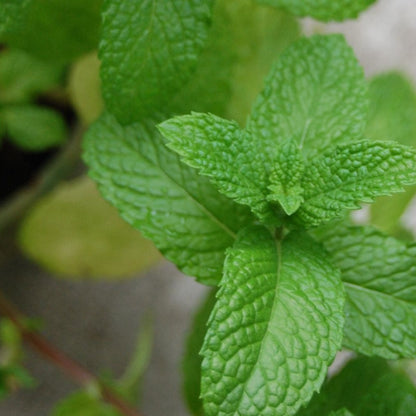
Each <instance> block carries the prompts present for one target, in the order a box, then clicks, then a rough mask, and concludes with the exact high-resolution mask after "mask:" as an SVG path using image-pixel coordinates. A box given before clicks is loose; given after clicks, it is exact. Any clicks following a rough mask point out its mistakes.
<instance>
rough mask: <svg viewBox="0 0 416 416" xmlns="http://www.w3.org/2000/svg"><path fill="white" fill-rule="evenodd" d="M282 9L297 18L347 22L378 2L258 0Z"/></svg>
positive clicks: (355, 0)
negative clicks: (308, 17)
mask: <svg viewBox="0 0 416 416" xmlns="http://www.w3.org/2000/svg"><path fill="white" fill-rule="evenodd" d="M257 1H258V2H260V3H264V4H269V5H271V6H275V7H281V8H282V9H284V10H287V11H288V12H289V13H293V14H294V15H296V16H300V17H306V16H310V17H313V18H315V19H317V20H322V21H324V22H328V21H330V20H337V21H341V20H345V19H354V18H356V17H357V16H358V15H359V14H360V13H361V12H362V11H363V10H365V9H366V8H367V7H369V6H370V5H371V4H373V3H374V2H375V1H376V0H306V1H305V0H257Z"/></svg>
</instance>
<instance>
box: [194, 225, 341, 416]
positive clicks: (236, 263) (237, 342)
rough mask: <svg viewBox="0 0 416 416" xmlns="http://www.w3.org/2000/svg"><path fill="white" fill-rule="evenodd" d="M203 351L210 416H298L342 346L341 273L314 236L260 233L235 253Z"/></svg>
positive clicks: (252, 230) (247, 234) (249, 232)
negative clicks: (276, 237)
mask: <svg viewBox="0 0 416 416" xmlns="http://www.w3.org/2000/svg"><path fill="white" fill-rule="evenodd" d="M217 298H218V300H217V303H216V305H215V307H214V310H213V312H212V314H211V316H210V319H209V321H208V332H207V335H206V338H205V342H204V346H203V349H202V351H201V354H202V355H203V357H204V359H203V363H202V384H201V386H202V387H201V391H202V397H203V400H204V408H205V412H206V415H207V416H214V415H215V416H225V415H239V416H258V415H259V414H261V415H273V416H290V415H293V414H295V413H296V411H297V410H298V409H299V407H300V406H301V405H302V404H305V403H307V402H308V400H309V399H310V397H311V396H312V394H313V392H314V391H316V390H318V389H319V387H320V386H321V384H322V382H323V380H324V378H325V375H326V370H327V366H328V364H329V363H330V362H331V361H332V360H333V358H334V356H335V353H336V351H337V350H338V348H339V347H340V344H341V341H342V326H343V320H344V317H343V304H344V295H343V288H342V283H341V280H340V278H339V271H338V270H337V269H336V268H334V267H333V266H332V264H331V263H330V262H329V261H328V260H327V258H326V254H325V252H323V250H322V247H321V246H320V245H318V244H316V243H315V242H313V241H312V240H311V239H310V238H308V236H307V235H306V234H303V233H300V234H297V233H291V234H289V235H288V236H287V237H286V238H285V239H284V240H283V241H282V242H280V241H277V240H276V239H275V238H274V237H273V236H272V235H271V234H270V232H269V231H268V230H267V229H265V228H263V227H260V226H256V227H248V228H246V229H244V230H242V231H241V232H240V233H239V235H238V237H237V241H236V243H235V245H234V246H233V247H232V248H230V249H229V250H228V251H227V257H226V260H225V265H224V277H223V279H222V280H221V283H220V290H219V292H218V295H217Z"/></svg>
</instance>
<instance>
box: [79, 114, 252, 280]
mask: <svg viewBox="0 0 416 416" xmlns="http://www.w3.org/2000/svg"><path fill="white" fill-rule="evenodd" d="M84 143H85V144H84V146H85V148H84V159H85V161H86V162H87V164H88V165H89V167H90V176H91V177H92V178H93V179H95V180H96V181H97V182H98V184H99V189H100V190H101V193H102V194H103V196H104V197H105V198H106V199H107V200H108V201H110V202H111V203H112V204H113V205H114V206H115V207H116V208H117V209H118V210H119V212H120V214H121V216H122V217H123V218H124V219H125V220H126V221H127V222H128V223H130V224H131V225H133V227H135V228H138V229H140V230H141V231H142V232H143V235H144V236H145V237H148V238H150V239H152V240H153V242H154V243H155V244H156V246H157V247H158V248H159V250H160V251H161V252H162V253H163V254H164V255H165V256H166V257H167V258H168V259H169V260H171V261H173V262H174V263H176V265H177V266H178V267H179V268H180V269H182V270H183V271H184V272H185V273H187V274H189V275H191V276H196V277H197V278H198V279H199V280H200V281H201V282H203V283H206V284H216V283H217V282H218V279H219V276H221V272H222V265H223V262H224V250H225V249H226V248H227V247H229V246H230V245H232V244H233V241H234V239H235V237H236V233H237V231H238V230H239V229H241V228H242V227H244V226H245V225H247V224H248V223H250V222H251V221H252V218H251V215H250V213H249V211H248V210H246V209H245V208H244V207H242V206H239V205H237V204H234V203H233V202H232V201H230V200H229V199H227V198H225V197H223V196H222V195H221V194H219V193H218V191H217V190H216V189H215V188H214V187H213V186H212V185H211V184H210V182H209V181H208V179H205V178H203V177H201V176H200V175H198V173H197V172H196V171H195V170H193V169H191V168H189V167H187V166H186V165H183V164H182V163H181V162H180V161H179V158H178V156H177V155H176V154H174V153H173V152H171V151H169V150H168V149H167V148H166V146H165V145H164V143H163V141H162V138H161V136H160V135H159V134H158V132H157V130H156V128H155V127H154V124H153V122H150V121H145V122H143V123H136V124H133V125H131V126H126V127H123V126H121V125H119V124H118V123H117V121H116V119H115V117H113V116H111V115H109V114H104V115H103V116H102V117H101V118H100V119H99V120H98V121H97V122H96V123H94V124H93V125H92V127H91V128H90V130H89V131H88V133H87V135H86V137H85V140H84Z"/></svg>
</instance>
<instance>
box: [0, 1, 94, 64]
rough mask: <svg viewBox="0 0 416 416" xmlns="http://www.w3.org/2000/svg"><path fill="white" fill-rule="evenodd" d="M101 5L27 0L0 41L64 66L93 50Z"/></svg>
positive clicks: (80, 2)
mask: <svg viewBox="0 0 416 416" xmlns="http://www.w3.org/2000/svg"><path fill="white" fill-rule="evenodd" d="M101 2H102V0H71V1H67V0H42V1H38V0H27V1H26V2H24V7H21V8H20V9H19V13H18V16H17V18H15V19H13V21H12V22H11V23H10V24H9V25H7V28H6V30H5V31H4V33H2V34H1V35H0V39H1V40H2V41H3V42H5V43H7V44H8V45H10V46H14V47H17V48H20V49H23V50H25V51H27V52H29V53H31V54H34V55H36V56H38V57H40V58H42V59H44V60H48V61H54V62H59V63H68V62H69V61H71V60H72V59H74V58H76V57H77V56H79V55H81V54H82V53H85V52H88V51H90V50H92V49H95V48H96V47H97V45H98V34H99V27H100V7H101ZM22 3H23V2H22ZM0 4H1V3H0Z"/></svg>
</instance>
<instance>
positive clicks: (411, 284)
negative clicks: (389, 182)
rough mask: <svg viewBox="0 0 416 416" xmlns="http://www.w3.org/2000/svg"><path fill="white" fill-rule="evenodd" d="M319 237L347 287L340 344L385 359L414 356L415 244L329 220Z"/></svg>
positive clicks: (415, 305) (370, 229)
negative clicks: (342, 334) (342, 343)
mask: <svg viewBox="0 0 416 416" xmlns="http://www.w3.org/2000/svg"><path fill="white" fill-rule="evenodd" d="M317 235H318V236H319V239H320V240H321V241H322V242H323V244H324V246H325V248H326V249H327V250H328V251H329V252H330V254H331V255H332V258H333V261H334V263H335V264H336V265H337V266H338V267H339V268H340V269H341V272H342V275H341V277H342V280H343V282H344V285H345V288H346V294H347V298H346V304H345V327H344V332H345V335H344V345H345V346H346V347H348V348H351V349H353V350H355V351H357V352H360V353H362V354H367V355H378V356H381V357H384V358H387V359H396V358H400V357H415V356H416V342H415V333H416V245H415V244H413V243H410V244H406V243H405V242H402V241H399V240H396V239H395V238H393V237H389V236H386V235H384V234H382V233H381V232H380V231H377V230H376V229H374V228H372V227H353V226H335V225H333V224H331V225H328V226H327V227H325V228H322V229H320V230H319V231H317Z"/></svg>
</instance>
